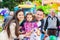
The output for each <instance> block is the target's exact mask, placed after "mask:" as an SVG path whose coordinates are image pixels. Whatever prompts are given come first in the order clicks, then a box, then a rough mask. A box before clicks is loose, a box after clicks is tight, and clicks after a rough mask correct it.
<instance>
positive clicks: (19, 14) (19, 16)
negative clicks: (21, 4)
mask: <svg viewBox="0 0 60 40" xmlns="http://www.w3.org/2000/svg"><path fill="white" fill-rule="evenodd" d="M17 18H18V20H19V21H22V20H24V13H23V12H22V11H20V12H19V13H18V14H17Z"/></svg>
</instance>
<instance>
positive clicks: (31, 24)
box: [24, 22, 38, 32]
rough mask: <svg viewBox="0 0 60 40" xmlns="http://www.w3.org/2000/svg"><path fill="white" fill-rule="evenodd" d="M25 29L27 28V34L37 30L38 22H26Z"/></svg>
mask: <svg viewBox="0 0 60 40" xmlns="http://www.w3.org/2000/svg"><path fill="white" fill-rule="evenodd" d="M24 27H25V32H31V30H33V29H34V28H37V27H38V26H37V23H36V22H25V23H24Z"/></svg>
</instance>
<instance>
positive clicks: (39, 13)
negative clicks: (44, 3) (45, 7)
mask: <svg viewBox="0 0 60 40" xmlns="http://www.w3.org/2000/svg"><path fill="white" fill-rule="evenodd" d="M43 15H44V14H43V12H42V11H37V13H36V15H35V16H36V20H37V21H40V20H41V19H43Z"/></svg>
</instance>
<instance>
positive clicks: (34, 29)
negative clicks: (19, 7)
mask: <svg viewBox="0 0 60 40" xmlns="http://www.w3.org/2000/svg"><path fill="white" fill-rule="evenodd" d="M33 18H34V16H33V15H32V13H27V15H26V22H25V23H24V27H25V32H26V34H25V36H26V37H28V38H29V37H30V40H38V39H36V38H38V37H36V38H34V37H35V36H37V35H39V34H40V32H39V30H38V26H37V24H36V22H33ZM36 34H37V35H36Z"/></svg>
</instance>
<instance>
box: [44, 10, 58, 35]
mask: <svg viewBox="0 0 60 40" xmlns="http://www.w3.org/2000/svg"><path fill="white" fill-rule="evenodd" d="M58 26H59V20H58V18H57V17H56V16H55V12H54V9H51V10H50V15H49V16H48V17H47V19H46V23H45V27H44V30H45V31H46V29H47V31H48V35H49V36H50V35H54V36H56V30H57V28H58Z"/></svg>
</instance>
